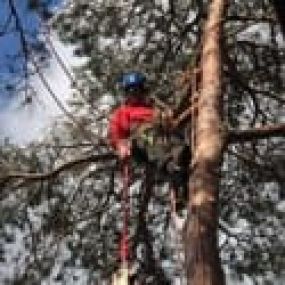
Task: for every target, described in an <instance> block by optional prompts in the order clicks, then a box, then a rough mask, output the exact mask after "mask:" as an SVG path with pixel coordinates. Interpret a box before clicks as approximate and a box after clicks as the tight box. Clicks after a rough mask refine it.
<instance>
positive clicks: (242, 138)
mask: <svg viewBox="0 0 285 285" xmlns="http://www.w3.org/2000/svg"><path fill="white" fill-rule="evenodd" d="M270 137H285V123H280V124H277V125H271V126H262V127H259V128H254V129H248V130H230V131H229V132H228V143H238V142H247V141H253V140H257V139H267V138H270Z"/></svg>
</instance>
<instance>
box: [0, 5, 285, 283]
mask: <svg viewBox="0 0 285 285" xmlns="http://www.w3.org/2000/svg"><path fill="white" fill-rule="evenodd" d="M35 2H38V1H35ZM208 2H209V1H178V0H177V1H169V2H168V1H161V2H160V1H139V0H138V1H136V0H135V1H116V2H115V3H114V2H113V1H69V2H68V3H67V5H66V7H65V8H64V9H63V11H62V12H60V13H59V14H57V15H56V16H55V18H53V19H52V21H51V22H50V23H51V24H52V26H53V28H54V29H56V30H57V31H58V32H59V35H60V36H61V38H62V39H63V40H64V41H67V42H71V43H74V44H76V45H77V49H76V54H77V55H78V56H87V57H88V59H89V60H88V61H87V64H86V65H85V66H83V67H82V68H81V69H80V70H76V71H75V75H76V76H74V75H71V77H72V78H71V81H72V83H73V86H74V89H75V90H74V97H73V98H72V99H71V100H70V106H71V110H72V112H70V111H68V112H67V114H66V115H67V117H66V122H65V123H63V124H62V125H61V126H58V128H57V129H56V130H55V131H54V134H53V136H52V137H51V138H50V139H49V144H48V145H45V146H38V145H33V146H31V147H30V148H28V149H25V150H17V149H15V148H13V147H11V146H9V145H3V146H2V153H3V154H2V164H3V169H5V170H3V171H2V174H1V176H2V177H3V179H2V181H3V183H2V192H1V198H2V209H3V217H4V218H5V219H4V218H3V223H2V241H3V242H2V243H1V244H2V245H3V251H2V253H3V261H5V258H6V257H7V256H6V255H5V253H7V250H8V249H7V247H6V244H7V243H13V242H14V240H13V238H12V237H13V236H14V237H18V235H15V233H16V232H17V231H18V232H19V229H20V232H21V233H22V235H23V238H24V236H25V243H24V244H25V247H26V249H25V255H26V256H27V257H26V260H25V261H23V260H21V258H22V257H23V256H24V254H23V252H24V250H23V252H22V253H21V254H20V258H19V259H18V260H15V263H16V264H18V266H19V268H21V270H19V271H18V273H17V274H16V275H17V276H14V277H15V278H16V279H19V280H20V281H19V282H22V283H23V282H26V283H27V284H32V282H34V283H35V284H37V283H38V282H39V280H45V279H46V280H47V279H48V278H54V280H58V281H60V280H65V282H67V283H68V282H69V284H70V282H74V283H75V284H76V282H79V281H78V280H77V278H82V280H85V281H82V282H86V284H88V281H87V278H90V280H98V282H99V283H101V282H103V281H102V280H107V279H108V278H109V277H110V275H111V273H112V272H113V270H115V268H116V267H117V266H118V263H117V254H116V252H117V246H118V233H119V229H120V227H121V225H120V219H119V216H120V209H119V201H120V195H119V189H120V181H119V179H118V173H117V172H115V171H114V169H115V163H114V160H113V157H112V155H111V154H109V152H108V149H107V148H106V144H105V141H104V139H102V138H104V137H105V135H106V131H105V127H106V121H107V120H106V117H107V115H108V112H109V109H110V106H113V105H115V104H116V103H117V102H119V101H120V99H121V98H120V96H121V95H120V93H119V92H118V90H117V89H116V88H115V86H116V80H117V78H118V75H119V74H120V73H121V72H122V71H125V70H128V69H140V70H142V71H144V72H146V73H147V74H148V76H149V78H150V88H151V90H152V94H153V95H155V96H156V98H159V99H160V100H162V101H163V102H165V104H166V105H167V106H168V105H169V106H171V107H174V108H175V110H176V113H179V112H180V111H181V110H182V109H183V108H185V107H186V106H187V105H188V98H187V96H190V95H189V89H191V88H190V84H189V82H190V81H191V83H192V90H193V91H196V90H194V89H195V88H194V87H193V82H194V81H195V82H196V81H197V82H198V84H199V80H198V79H197V80H196V79H195V78H194V77H193V75H192V77H191V74H192V71H193V68H198V69H199V68H200V59H201V57H200V53H201V43H202V39H201V38H202V34H203V33H202V28H203V24H204V23H205V19H206V16H207V13H208V12H207V11H208V9H207V8H208V4H209V3H208ZM38 3H39V2H38ZM37 7H38V6H37ZM38 11H39V10H38ZM14 17H15V15H14ZM223 27H224V32H223V38H222V49H223V50H222V62H223V66H222V70H223V77H222V78H223V82H222V92H223V112H222V113H223V116H222V117H223V124H224V126H221V129H224V128H225V130H244V129H248V128H256V127H259V128H261V129H262V127H263V126H267V125H272V124H278V123H280V122H281V121H282V120H283V121H284V119H283V115H284V114H282V112H283V109H284V108H282V103H284V96H283V95H284V94H283V93H284V66H283V65H282V62H283V61H284V42H283V41H282V36H281V33H280V31H281V30H280V26H278V22H277V20H276V16H275V12H274V7H273V6H272V5H271V1H265V0H263V1H260V0H259V1H257V0H256V1H253V0H251V1H238V3H229V5H228V7H227V10H226V15H225V17H224V19H223ZM16 29H17V30H18V32H19V30H21V27H20V26H18V27H16ZM24 32H25V31H24ZM44 39H45V40H44V42H45V44H46V47H48V49H49V52H50V53H56V50H54V49H53V46H52V41H51V39H50V38H49V37H48V34H47V37H45V38H44ZM22 48H23V50H24V46H22ZM59 60H60V59H59ZM185 70H186V71H185ZM75 78H76V80H75ZM197 87H198V89H199V85H198V86H197ZM55 95H56V94H55ZM232 134H233V133H232ZM238 134H239V133H238V132H236V139H235V140H232V141H231V144H230V145H229V146H228V147H227V149H226V150H225V152H224V157H223V163H222V167H221V173H220V178H221V179H220V195H219V199H220V220H219V227H220V232H219V237H220V252H221V259H222V262H223V263H224V264H226V265H227V268H229V269H231V271H230V272H231V273H232V274H235V275H236V276H238V277H241V276H243V274H246V275H248V276H251V277H252V278H254V279H256V280H259V278H261V277H262V278H263V279H262V280H263V281H262V282H265V280H271V279H272V276H273V275H274V274H276V275H279V274H281V271H282V268H283V267H284V261H283V260H282V249H283V241H282V234H283V231H284V222H283V220H282V219H281V216H282V213H283V211H284V209H283V205H282V203H281V202H280V200H281V199H282V197H283V198H284V193H282V189H283V188H282V183H283V184H284V138H282V137H278V138H276V137H274V138H269V136H268V138H264V139H262V140H258V139H254V138H255V137H256V136H254V135H253V134H252V135H251V136H249V137H248V139H242V138H244V135H243V136H242V135H238ZM279 134H280V132H279ZM50 145H52V147H50ZM12 152H14V153H15V154H16V155H12ZM98 156H99V158H100V160H98ZM70 161H71V163H70ZM87 162H88V163H87ZM60 165H67V166H64V167H63V169H62V170H64V171H57V169H58V167H60ZM54 169H55V170H56V171H55V172H54ZM59 170H61V168H60V169H59ZM35 171H36V172H39V173H51V174H50V175H49V178H51V179H49V180H47V181H45V180H43V179H42V177H40V178H39V177H35V178H33V179H32V178H31V175H26V176H25V175H24V173H27V172H28V173H29V172H35ZM136 171H137V173H136V175H137V177H138V179H137V180H136V181H134V185H133V191H132V193H133V197H132V212H133V213H132V220H131V238H132V241H133V248H132V252H133V257H132V260H133V264H134V268H133V273H134V275H135V276H136V278H138V279H141V280H142V281H141V282H143V284H168V282H170V283H171V282H172V283H171V284H173V282H174V281H173V280H174V279H175V278H176V279H177V278H178V277H175V275H179V274H178V273H177V272H179V269H181V268H180V267H181V264H179V262H177V260H174V258H175V255H174V254H173V253H174V252H173V248H172V247H175V246H176V245H175V242H176V241H174V240H173V239H172V241H171V242H169V239H170V240H171V233H168V234H167V229H168V228H169V221H170V219H169V215H170V213H169V212H170V208H169V196H168V194H167V188H166V185H165V186H164V187H162V186H161V185H160V186H157V187H153V189H152V192H150V191H145V188H146V186H147V185H145V181H144V180H145V179H142V177H143V173H142V170H141V169H137V168H136ZM15 172H16V173H18V172H20V173H22V177H21V175H20V176H19V175H18V176H16V175H14V176H13V175H12V174H15ZM7 173H9V174H10V176H9V177H7V176H6V174H7ZM53 173H55V174H59V175H54V174H53ZM15 176H16V177H15ZM114 176H115V179H114ZM28 177H30V178H29V179H28ZM9 213H10V214H9ZM16 213H17V214H16ZM184 214H185V213H184ZM190 218H191V217H190ZM110 225H112V226H111V227H110ZM4 240H5V242H4ZM146 257H148V258H146ZM8 262H9V260H8ZM51 276H52V277H51ZM72 278H73V279H74V281H69V280H71V279H72ZM84 278H85V279H84ZM170 280H172V281H170ZM89 282H91V281H89ZM268 282H269V281H268ZM101 284H102V283H101Z"/></svg>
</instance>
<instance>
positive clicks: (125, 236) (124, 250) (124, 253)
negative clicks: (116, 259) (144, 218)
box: [120, 160, 130, 265]
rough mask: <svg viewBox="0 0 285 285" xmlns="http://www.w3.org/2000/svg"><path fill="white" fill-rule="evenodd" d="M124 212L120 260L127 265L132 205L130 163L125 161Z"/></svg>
mask: <svg viewBox="0 0 285 285" xmlns="http://www.w3.org/2000/svg"><path fill="white" fill-rule="evenodd" d="M122 180H123V190H122V212H123V229H122V233H121V240H120V260H121V263H122V264H125V265H127V263H128V258H129V230H128V226H129V217H130V205H129V204H130V203H129V185H130V167H129V161H127V160H126V161H124V162H123V164H122Z"/></svg>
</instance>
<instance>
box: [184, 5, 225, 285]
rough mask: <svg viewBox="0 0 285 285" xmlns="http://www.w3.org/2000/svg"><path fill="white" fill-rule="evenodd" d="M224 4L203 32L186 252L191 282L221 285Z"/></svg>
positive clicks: (212, 7)
mask: <svg viewBox="0 0 285 285" xmlns="http://www.w3.org/2000/svg"><path fill="white" fill-rule="evenodd" d="M225 6H226V0H212V2H211V4H210V6H209V11H208V19H207V20H206V23H205V28H204V34H203V46H202V58H201V60H202V61H201V90H200V96H199V99H198V100H199V101H198V114H197V119H196V124H195V129H194V130H192V131H194V132H195V133H194V137H195V145H194V153H193V155H194V158H193V159H194V161H193V163H192V171H191V172H192V175H191V177H190V182H189V190H190V191H189V205H188V210H189V216H188V219H187V223H186V236H185V242H186V243H185V250H186V267H187V268H186V271H187V284H189V285H190V284H191V285H210V284H211V285H222V284H224V276H223V272H222V268H221V262H220V258H219V250H218V244H217V228H218V208H217V205H218V192H219V189H218V188H219V169H220V164H221V157H222V150H223V145H224V135H223V131H222V119H221V113H220V110H221V104H222V92H221V56H220V38H221V30H222V28H221V26H222V18H223V14H224V10H225Z"/></svg>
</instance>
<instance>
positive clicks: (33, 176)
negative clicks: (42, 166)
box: [0, 153, 115, 186]
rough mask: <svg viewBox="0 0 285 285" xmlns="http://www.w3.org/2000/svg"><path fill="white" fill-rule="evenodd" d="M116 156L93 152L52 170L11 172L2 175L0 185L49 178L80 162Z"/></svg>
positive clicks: (96, 160) (108, 158) (103, 159)
mask: <svg viewBox="0 0 285 285" xmlns="http://www.w3.org/2000/svg"><path fill="white" fill-rule="evenodd" d="M114 158H115V156H114V154H112V153H105V154H97V155H96V154H91V155H89V156H85V157H79V158H77V159H73V160H71V161H68V162H66V163H63V164H62V165H60V166H58V167H57V168H55V169H53V170H52V171H50V172H46V173H36V172H28V173H22V172H10V173H8V174H7V175H5V176H2V177H0V186H4V185H5V184H7V183H8V182H10V181H12V180H17V179H23V180H24V181H40V180H47V179H52V178H55V177H56V176H57V175H59V174H60V173H61V172H63V171H66V170H69V169H72V168H73V167H75V166H78V165H80V164H85V163H90V162H98V161H106V160H110V159H114Z"/></svg>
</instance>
